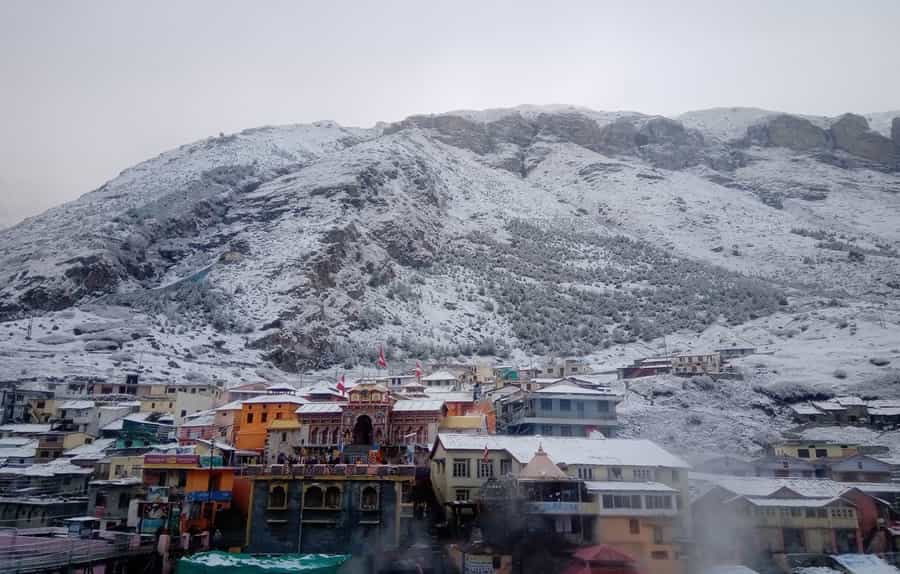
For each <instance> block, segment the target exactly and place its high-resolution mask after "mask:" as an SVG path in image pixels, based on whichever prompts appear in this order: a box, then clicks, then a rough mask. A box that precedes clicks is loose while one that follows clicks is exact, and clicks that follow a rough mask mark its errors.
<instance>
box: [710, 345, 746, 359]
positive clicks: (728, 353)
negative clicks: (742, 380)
mask: <svg viewBox="0 0 900 574" xmlns="http://www.w3.org/2000/svg"><path fill="white" fill-rule="evenodd" d="M713 351H714V352H716V353H718V354H719V357H721V359H722V361H727V360H729V359H738V358H740V357H746V356H748V355H755V354H756V347H754V346H752V345H739V344H738V343H732V344H731V345H729V346H727V347H719V348H717V349H713Z"/></svg>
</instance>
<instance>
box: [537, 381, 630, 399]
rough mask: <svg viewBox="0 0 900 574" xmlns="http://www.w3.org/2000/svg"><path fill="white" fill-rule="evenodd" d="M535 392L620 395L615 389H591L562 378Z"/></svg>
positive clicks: (544, 393)
mask: <svg viewBox="0 0 900 574" xmlns="http://www.w3.org/2000/svg"><path fill="white" fill-rule="evenodd" d="M534 392H535V394H539V395H540V394H543V395H583V396H590V397H608V396H618V393H615V392H613V391H611V390H610V391H600V390H597V389H589V388H587V387H582V386H581V385H577V384H575V383H572V382H568V381H565V380H562V381H560V382H557V383H553V384H551V385H547V386H546V387H543V388H542V389H538V390H536V391H534Z"/></svg>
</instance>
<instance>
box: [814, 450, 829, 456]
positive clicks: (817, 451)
mask: <svg viewBox="0 0 900 574" xmlns="http://www.w3.org/2000/svg"><path fill="white" fill-rule="evenodd" d="M826 456H828V451H827V450H825V449H824V448H817V449H816V458H825V457H826Z"/></svg>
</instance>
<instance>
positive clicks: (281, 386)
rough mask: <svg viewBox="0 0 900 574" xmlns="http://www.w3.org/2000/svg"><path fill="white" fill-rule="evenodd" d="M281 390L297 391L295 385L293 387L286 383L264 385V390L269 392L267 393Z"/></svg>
mask: <svg viewBox="0 0 900 574" xmlns="http://www.w3.org/2000/svg"><path fill="white" fill-rule="evenodd" d="M282 391H287V392H290V393H294V392H296V391H297V387H295V386H294V385H289V384H287V383H278V384H277V385H272V386H270V387H266V392H269V393H275V392H282Z"/></svg>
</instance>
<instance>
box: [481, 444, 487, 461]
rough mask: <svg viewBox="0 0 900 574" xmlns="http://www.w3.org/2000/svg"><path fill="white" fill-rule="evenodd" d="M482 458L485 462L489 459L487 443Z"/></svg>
mask: <svg viewBox="0 0 900 574" xmlns="http://www.w3.org/2000/svg"><path fill="white" fill-rule="evenodd" d="M481 460H483V461H484V462H487V460H488V447H487V444H485V445H484V454H483V455H481Z"/></svg>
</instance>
